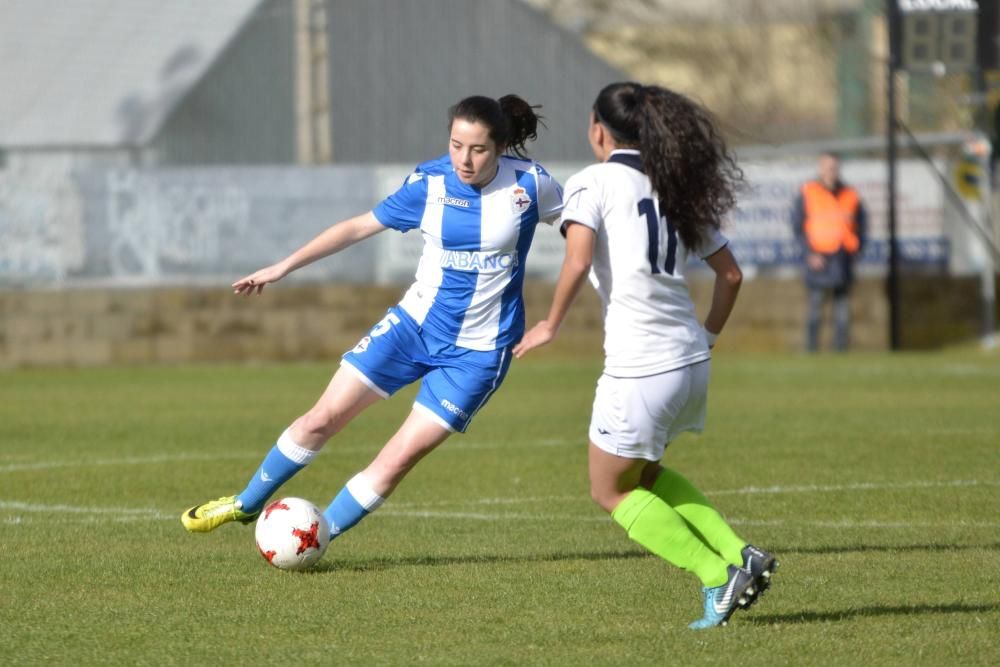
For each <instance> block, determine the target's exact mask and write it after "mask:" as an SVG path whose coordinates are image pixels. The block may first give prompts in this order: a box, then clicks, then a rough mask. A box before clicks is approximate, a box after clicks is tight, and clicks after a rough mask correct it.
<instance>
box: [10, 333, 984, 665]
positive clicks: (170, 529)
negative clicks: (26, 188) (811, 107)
mask: <svg viewBox="0 0 1000 667" xmlns="http://www.w3.org/2000/svg"><path fill="white" fill-rule="evenodd" d="M588 359H589V361H588V362H587V363H585V364H583V365H581V364H580V363H579V361H576V362H574V361H572V360H569V359H565V358H562V359H561V358H559V357H556V356H552V355H549V356H544V355H539V356H538V357H536V358H534V359H528V360H525V361H521V362H516V363H515V365H514V367H513V369H512V371H511V373H510V376H509V378H508V381H507V383H506V385H505V386H504V388H503V389H502V390H501V391H500V392H499V393H498V394H497V396H496V397H495V398H494V400H493V401H492V403H491V404H490V405H489V406H488V407H487V408H485V409H484V410H483V411H482V412H481V413H480V415H479V416H478V417H477V420H476V422H475V423H474V424H473V426H472V428H471V429H470V432H469V433H468V434H466V435H464V436H460V437H455V438H453V439H451V440H450V441H448V442H446V443H445V444H444V445H443V446H442V447H441V448H440V449H439V450H438V451H437V452H435V453H434V454H433V455H431V457H429V458H428V459H427V460H425V461H424V462H423V463H422V464H421V465H420V466H419V467H418V468H417V469H416V470H415V471H414V472H413V474H412V475H411V476H410V477H409V478H408V479H407V480H406V482H405V483H404V484H403V485H402V486H401V487H400V489H399V490H398V491H397V493H396V494H395V495H394V496H393V498H392V499H391V500H390V501H389V502H388V503H387V504H386V505H385V506H384V507H383V508H382V509H381V510H379V512H378V513H376V514H374V515H373V516H372V517H369V518H368V519H367V520H366V521H365V522H363V523H362V524H361V525H360V526H358V527H357V528H356V529H355V530H353V531H352V532H351V533H349V534H348V535H346V536H344V537H343V538H341V539H340V540H338V541H337V542H335V543H334V544H333V545H332V546H331V548H330V550H329V551H328V552H327V554H326V556H325V558H324V559H323V561H321V564H320V566H319V567H317V568H316V569H314V570H312V571H310V572H307V573H300V574H295V573H287V572H281V571H278V570H275V569H273V568H271V567H269V566H268V565H267V564H266V563H265V562H264V561H263V560H262V559H261V558H260V556H259V555H258V554H257V552H256V550H255V548H254V543H253V530H252V528H249V527H244V526H238V525H237V526H233V525H230V526H225V527H223V528H222V529H220V530H218V531H216V532H215V533H212V534H209V535H189V534H187V533H185V532H184V530H183V529H182V528H181V525H180V522H179V520H178V517H179V515H180V513H181V511H182V510H184V509H185V508H186V507H188V506H189V505H191V504H194V503H196V502H199V501H202V500H205V499H207V498H209V497H215V496H219V495H223V494H228V493H234V492H236V491H239V490H240V489H241V488H242V486H243V484H244V481H245V478H246V477H247V476H248V475H249V474H251V473H252V472H253V470H254V469H255V467H256V466H257V464H258V461H259V459H260V457H261V456H262V455H263V454H264V452H265V451H266V450H267V449H268V448H269V447H270V445H271V444H272V443H273V441H274V438H275V437H276V436H277V435H278V434H279V433H280V431H281V430H282V429H283V428H284V426H285V425H286V424H287V423H288V422H289V421H290V420H291V419H292V418H294V417H295V416H297V415H298V414H299V413H300V412H301V411H303V410H304V409H305V408H307V407H308V406H309V405H310V404H311V402H312V401H313V400H314V398H315V397H316V396H317V395H318V394H319V392H320V391H321V389H322V388H323V387H324V386H325V384H326V382H327V379H328V376H329V374H330V373H331V370H332V369H333V367H334V363H328V364H315V365H312V364H310V365H290V366H260V367H251V366H198V367H180V368H137V369H100V370H59V371H56V370H28V371H17V372H6V373H2V374H0V572H2V578H0V581H2V590H0V663H3V664H14V665H22V664H46V665H52V664H85V665H92V664H130V665H135V664H150V665H168V664H176V665H266V664H278V665H286V664H288V665H291V664H296V665H307V664H336V665H351V664H356V665H383V664H384V665H412V664H434V665H438V664H448V665H575V666H579V665H588V666H594V665H647V664H648V665H652V664H711V665H719V664H740V665H802V664H845V665H878V664H904V663H905V664H911V663H915V664H928V665H931V664H933V665H973V664H982V665H986V664H997V663H998V662H1000V639H998V638H1000V518H998V517H1000V356H998V355H997V354H992V355H990V354H985V353H980V352H978V351H972V350H966V351H952V352H947V353H935V354H919V355H918V354H914V355H909V354H907V355H898V356H888V355H873V356H865V355H857V356H855V355H849V356H843V357H833V356H820V357H816V358H807V357H779V356H774V357H751V356H738V355H727V354H725V352H723V353H721V354H719V355H718V356H717V359H716V361H715V362H714V364H715V365H714V368H713V384H712V389H711V392H710V409H709V418H708V428H707V431H706V433H705V434H704V435H703V436H701V437H695V436H684V437H682V438H681V439H680V440H678V441H677V442H676V443H675V444H674V445H672V447H671V449H669V450H668V453H667V462H668V464H670V465H672V466H674V467H676V468H678V469H679V470H681V471H683V472H684V473H685V474H686V475H687V476H688V477H690V478H691V479H692V480H694V481H695V482H696V483H697V484H699V485H700V486H701V488H702V489H703V490H704V491H706V492H707V494H708V495H709V497H710V498H712V499H714V500H715V501H716V503H717V504H718V506H719V507H720V509H721V510H722V511H723V512H724V513H725V514H726V515H727V516H728V517H730V518H731V519H732V521H733V523H734V525H735V526H736V527H737V529H738V531H739V532H740V533H741V534H743V535H744V536H745V537H746V538H748V539H750V540H752V541H754V542H755V543H757V544H759V545H760V546H763V547H765V548H767V549H770V550H772V551H774V552H775V553H776V554H778V555H779V557H780V559H781V561H782V568H781V570H780V572H779V573H778V575H777V576H776V580H775V585H774V587H773V588H772V590H771V592H770V593H769V594H768V595H767V596H765V597H764V598H763V599H762V600H761V602H760V603H759V604H758V605H757V606H755V607H754V608H753V609H752V610H751V611H750V612H749V613H743V612H738V613H737V614H736V616H734V618H733V621H732V622H731V624H730V625H729V626H728V627H726V628H721V629H717V630H712V631H708V632H701V633H695V632H692V631H689V630H688V629H687V628H686V625H687V623H688V622H689V621H691V620H692V619H694V618H696V617H698V616H699V615H700V612H701V609H700V597H699V590H698V584H697V581H696V580H695V578H694V577H693V576H691V575H688V574H685V573H683V572H680V571H678V570H675V569H674V568H672V567H671V566H669V565H667V564H665V563H663V562H662V561H660V560H658V559H656V558H654V557H651V556H647V555H645V553H644V552H643V551H642V550H641V548H639V547H638V546H637V545H635V544H633V543H631V542H629V540H628V539H627V538H626V537H625V535H624V534H623V533H622V531H621V530H620V529H619V528H618V527H617V526H616V525H615V524H613V523H612V522H611V521H610V520H609V519H608V518H606V517H605V516H604V515H603V514H602V512H601V511H600V510H599V509H598V508H597V507H596V506H594V505H593V504H592V503H591V502H590V500H589V497H588V486H587V480H586V448H585V444H584V440H585V437H586V426H587V422H588V417H589V409H590V401H591V396H592V390H593V384H594V381H595V379H596V376H597V374H598V372H599V367H598V363H599V362H598V360H597V359H596V358H595V357H594V356H593V355H591V356H589V357H588ZM412 395H413V394H412V391H408V392H405V393H404V394H403V395H400V396H397V397H395V398H394V399H393V400H391V401H388V402H385V403H383V404H380V405H377V406H375V407H374V408H372V409H371V410H370V411H369V412H367V413H366V414H364V415H362V416H361V417H360V418H359V419H358V420H356V421H355V422H354V423H353V424H352V425H351V426H350V427H348V429H347V430H346V431H344V432H343V433H342V434H341V435H340V436H338V438H336V439H335V440H333V441H331V443H330V444H329V445H328V446H327V449H326V450H325V452H324V453H323V455H322V456H320V457H319V458H318V459H317V460H316V461H315V462H314V463H313V464H312V465H311V466H310V468H308V469H307V470H306V471H305V472H304V473H302V474H300V475H299V476H298V477H297V478H295V479H294V480H292V481H291V482H290V483H289V484H288V485H287V486H286V487H285V488H284V489H283V492H282V493H283V494H284V495H297V496H303V497H306V498H309V499H311V500H313V501H314V502H316V503H317V504H318V505H320V507H325V506H326V504H327V502H328V501H329V499H330V498H331V497H332V495H333V494H334V493H336V491H337V490H339V488H340V487H341V486H342V484H343V483H344V482H345V481H346V480H347V479H348V478H349V477H350V476H351V475H352V474H353V473H354V472H355V471H356V470H358V469H359V468H361V467H362V466H363V465H364V464H365V463H367V461H368V460H369V459H370V458H371V457H372V456H373V454H374V453H375V452H376V450H377V449H378V447H379V446H380V444H381V443H382V442H383V441H384V439H385V438H387V437H388V436H389V434H390V433H391V432H392V430H393V429H394V428H395V426H396V425H397V424H398V423H399V422H400V421H401V420H402V418H403V416H404V415H405V414H406V412H407V411H408V410H409V405H410V400H411V398H412Z"/></svg>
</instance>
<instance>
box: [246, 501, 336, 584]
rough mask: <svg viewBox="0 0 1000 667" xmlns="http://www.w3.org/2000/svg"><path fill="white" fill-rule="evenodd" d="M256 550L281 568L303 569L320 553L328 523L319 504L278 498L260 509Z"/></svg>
mask: <svg viewBox="0 0 1000 667" xmlns="http://www.w3.org/2000/svg"><path fill="white" fill-rule="evenodd" d="M255 536H256V538H257V550H258V551H260V555H261V556H263V557H264V560H266V561H267V562H268V563H270V564H271V565H273V566H275V567H277V568H280V569H282V570H304V569H306V568H308V567H310V566H312V565H313V564H314V563H315V562H316V561H318V560H319V559H320V558H322V557H323V554H324V553H325V552H326V548H327V546H329V544H330V526H329V524H328V523H327V520H326V518H325V517H324V516H323V513H322V512H320V511H319V508H318V507H316V506H315V505H313V504H312V503H311V502H309V501H308V500H303V499H302V498H282V499H280V500H276V501H274V502H273V503H271V504H269V505H268V506H267V507H265V508H264V510H263V511H262V512H261V513H260V517H258V519H257V528H256V530H255Z"/></svg>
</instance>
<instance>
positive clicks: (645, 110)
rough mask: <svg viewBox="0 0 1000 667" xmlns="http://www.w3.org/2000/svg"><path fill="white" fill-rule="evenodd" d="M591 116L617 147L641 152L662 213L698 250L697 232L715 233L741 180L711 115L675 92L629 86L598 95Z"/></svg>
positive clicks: (687, 244)
mask: <svg viewBox="0 0 1000 667" xmlns="http://www.w3.org/2000/svg"><path fill="white" fill-rule="evenodd" d="M594 117H595V118H596V120H597V121H598V122H599V123H602V124H603V125H604V126H605V127H607V128H608V130H609V131H610V132H611V136H612V137H614V139H615V142H616V143H617V144H618V145H619V146H621V147H623V148H626V147H631V148H638V149H639V150H640V153H641V155H642V166H643V169H644V170H645V172H646V175H647V176H649V180H650V182H651V183H652V185H653V189H654V190H655V191H656V194H657V196H658V197H659V199H660V213H661V214H663V215H664V216H665V217H666V218H667V219H668V220H670V222H671V224H673V226H674V229H676V230H677V234H678V235H679V236H680V237H681V241H682V242H683V243H684V246H685V247H686V248H690V249H692V250H694V249H697V247H698V244H699V243H700V241H701V238H702V236H701V228H702V227H714V228H716V229H718V228H719V224H720V223H721V221H722V217H723V216H724V215H725V214H726V211H728V210H729V209H731V208H732V207H733V206H734V205H735V203H736V191H737V189H738V188H739V186H740V184H741V183H742V181H743V171H742V170H741V169H740V168H739V166H738V165H737V164H736V159H735V158H734V157H733V155H732V154H731V153H730V152H729V150H728V149H727V148H726V144H725V141H724V140H723V138H722V135H721V134H719V131H718V129H717V128H716V126H715V121H714V119H713V118H712V115H711V114H710V113H709V112H708V111H707V110H706V109H704V108H703V107H701V106H699V105H698V104H696V103H694V102H693V101H691V100H690V99H688V98H687V97H685V96H683V95H681V94H679V93H675V92H673V91H671V90H668V89H666V88H661V87H659V86H643V85H640V84H638V83H633V82H630V81H628V82H622V83H613V84H611V85H609V86H607V87H605V88H604V89H603V90H602V91H601V92H600V94H599V95H598V96H597V100H596V101H595V102H594Z"/></svg>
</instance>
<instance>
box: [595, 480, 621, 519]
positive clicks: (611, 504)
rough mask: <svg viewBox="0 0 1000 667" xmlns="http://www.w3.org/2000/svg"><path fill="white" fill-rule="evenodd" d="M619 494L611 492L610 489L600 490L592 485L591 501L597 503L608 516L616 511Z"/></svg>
mask: <svg viewBox="0 0 1000 667" xmlns="http://www.w3.org/2000/svg"><path fill="white" fill-rule="evenodd" d="M618 496H619V494H617V493H614V492H610V491H609V490H608V489H605V488H599V487H597V486H594V485H591V487H590V499H591V500H593V501H594V502H595V503H597V505H598V507H600V508H601V509H603V510H604V511H605V512H607V513H608V514H611V512H613V511H614V509H615V507H617V506H618V502H619V500H620V499H619V497H618Z"/></svg>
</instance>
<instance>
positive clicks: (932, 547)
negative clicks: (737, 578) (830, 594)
mask: <svg viewBox="0 0 1000 667" xmlns="http://www.w3.org/2000/svg"><path fill="white" fill-rule="evenodd" d="M974 549H986V550H987V551H998V550H1000V542H993V543H990V544H853V545H843V544H837V545H831V546H825V547H774V553H775V554H776V555H778V557H779V558H780V557H781V556H782V555H783V554H806V555H810V554H852V553H859V554H860V553H873V552H875V553H878V552H883V553H901V552H908V551H942V552H943V551H970V550H974Z"/></svg>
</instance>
